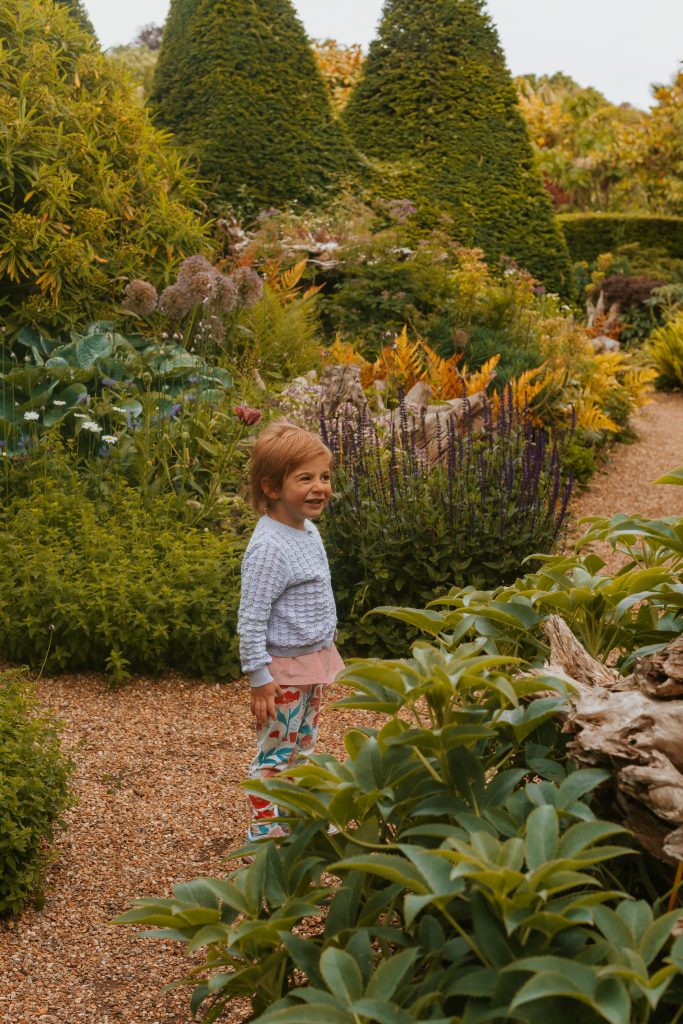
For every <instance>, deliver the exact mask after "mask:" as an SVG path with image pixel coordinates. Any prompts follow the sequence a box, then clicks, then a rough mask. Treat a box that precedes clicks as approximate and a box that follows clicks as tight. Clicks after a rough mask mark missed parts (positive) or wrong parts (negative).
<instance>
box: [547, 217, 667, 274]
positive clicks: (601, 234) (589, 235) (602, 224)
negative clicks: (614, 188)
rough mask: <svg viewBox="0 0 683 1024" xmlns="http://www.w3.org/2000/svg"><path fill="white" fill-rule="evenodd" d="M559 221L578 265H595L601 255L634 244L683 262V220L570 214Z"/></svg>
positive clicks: (574, 260)
mask: <svg viewBox="0 0 683 1024" xmlns="http://www.w3.org/2000/svg"><path fill="white" fill-rule="evenodd" d="M558 220H559V223H560V227H561V228H562V231H563V233H564V236H565V238H566V240H567V246H568V247H569V252H570V254H571V258H572V260H573V262H574V263H580V262H581V261H585V262H587V263H592V262H593V260H596V259H597V258H598V256H600V254H601V253H606V252H614V251H615V249H618V248H619V247H620V246H623V245H632V244H634V243H636V244H638V245H640V246H642V248H643V249H656V250H660V251H661V252H663V253H665V254H667V255H668V256H670V257H672V258H673V259H678V260H680V259H683V217H660V216H650V215H641V214H616V213H566V214H560V215H559V217H558Z"/></svg>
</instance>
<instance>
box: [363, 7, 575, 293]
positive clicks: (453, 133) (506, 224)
mask: <svg viewBox="0 0 683 1024" xmlns="http://www.w3.org/2000/svg"><path fill="white" fill-rule="evenodd" d="M344 121H345V122H346V124H347V125H348V127H349V130H350V132H351V135H352V138H353V141H354V142H355V144H356V145H357V147H358V149H359V150H360V151H361V152H362V153H364V154H365V155H366V156H368V157H372V158H374V159H376V160H380V161H383V162H384V165H385V167H386V168H387V169H388V171H389V173H388V175H387V179H386V181H385V183H384V187H385V188H387V189H389V190H393V191H394V192H396V193H397V195H398V196H400V195H401V194H402V195H403V196H405V197H406V198H409V199H411V200H412V201H413V202H414V203H415V204H416V205H417V206H418V207H420V208H421V212H422V210H423V209H425V212H426V213H427V216H429V217H431V218H434V216H435V213H436V212H438V211H441V213H442V214H443V213H444V212H445V213H447V214H448V216H449V225H448V230H449V232H450V233H452V234H453V235H454V237H455V238H456V239H458V241H460V242H461V243H463V244H465V245H476V246H480V247H481V248H482V249H483V250H484V252H485V253H486V257H487V259H489V260H491V261H494V262H495V261H496V260H498V259H499V258H500V257H510V258H512V259H515V260H516V261H517V262H518V263H520V264H522V265H523V266H525V267H527V268H528V269H529V270H530V271H531V272H532V273H533V274H534V275H535V276H536V277H538V278H539V279H540V280H541V281H542V282H543V283H544V284H545V285H546V286H547V287H549V288H550V289H551V290H553V291H564V290H566V289H567V288H568V287H569V259H568V253H567V249H566V246H565V243H564V238H563V236H562V234H561V232H560V230H559V228H558V226H557V224H556V221H555V218H554V212H553V209H552V204H551V202H550V198H549V196H548V194H547V192H546V190H545V189H544V187H543V184H542V181H541V177H540V174H539V172H538V170H537V168H536V166H535V163H534V158H533V153H532V148H531V141H530V139H529V135H528V131H527V127H526V124H525V122H524V120H523V118H522V114H521V112H520V109H519V106H518V102H517V93H516V90H515V87H514V84H513V81H512V78H511V76H510V73H509V71H508V69H507V67H506V65H505V58H504V55H503V51H502V50H501V47H500V44H499V41H498V35H497V32H496V29H495V27H494V25H493V23H492V22H491V20H490V18H489V17H488V15H487V14H486V13H485V10H484V4H483V0H387V3H386V4H385V8H384V15H383V19H382V22H381V25H380V29H379V36H378V38H377V39H376V40H375V41H374V42H373V43H372V45H371V47H370V52H369V55H368V58H367V61H366V63H365V67H364V71H363V75H362V77H361V79H360V81H359V83H358V85H357V86H356V88H355V89H354V91H353V93H352V96H351V98H350V100H349V104H348V106H347V108H346V110H345V112H344Z"/></svg>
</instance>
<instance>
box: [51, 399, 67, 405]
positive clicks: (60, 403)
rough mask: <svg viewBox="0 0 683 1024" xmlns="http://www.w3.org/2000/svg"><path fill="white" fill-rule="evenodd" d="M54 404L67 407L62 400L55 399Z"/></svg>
mask: <svg viewBox="0 0 683 1024" xmlns="http://www.w3.org/2000/svg"><path fill="white" fill-rule="evenodd" d="M52 404H53V405H66V402H63V401H62V400H61V399H60V398H55V400H54V402H53V403H52Z"/></svg>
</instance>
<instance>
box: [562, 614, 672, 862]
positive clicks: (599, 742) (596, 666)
mask: <svg viewBox="0 0 683 1024" xmlns="http://www.w3.org/2000/svg"><path fill="white" fill-rule="evenodd" d="M544 631H545V634H546V637H547V639H548V641H549V642H550V648H551V654H550V662H549V664H548V665H547V666H546V668H545V669H544V672H551V673H553V674H555V675H557V676H559V677H561V678H564V679H567V680H569V681H571V682H572V683H573V685H574V686H575V688H576V691H577V692H576V695H575V696H574V697H573V698H572V700H571V702H570V710H569V712H568V714H567V719H566V724H565V729H566V731H568V732H571V733H572V734H573V737H572V739H571V740H570V743H569V753H570V755H571V757H572V758H573V759H574V760H575V761H576V762H577V763H578V764H579V765H580V766H582V767H604V768H607V769H608V770H609V771H610V772H611V774H612V784H613V796H614V800H615V802H616V804H617V807H618V809H619V813H620V815H621V816H622V817H623V824H624V825H625V827H626V828H628V829H629V830H630V831H631V832H632V833H633V835H634V837H635V839H636V840H637V841H638V842H639V843H640V844H641V846H642V847H643V848H644V849H645V850H647V851H648V852H649V853H650V854H652V855H653V856H654V857H656V858H657V859H658V860H660V861H664V862H666V863H668V864H675V863H677V862H681V861H683V636H680V637H678V638H677V639H676V640H674V641H672V642H671V643H670V644H668V645H667V646H666V647H665V648H663V649H662V650H661V651H659V652H658V653H656V654H651V655H649V656H647V657H643V658H638V659H637V661H636V666H635V668H634V670H633V673H632V674H631V675H630V676H625V677H620V676H619V675H618V674H617V672H616V671H615V670H614V669H611V668H609V667H607V666H605V665H601V664H600V663H599V662H597V661H595V659H593V658H592V657H591V656H590V655H589V654H588V653H587V651H586V650H585V649H584V648H583V647H582V646H581V644H580V643H579V641H578V640H577V639H576V637H575V636H574V635H573V633H572V632H571V631H570V629H569V627H568V626H567V625H566V623H565V622H564V621H563V620H562V619H560V618H559V617H557V616H552V617H551V618H550V619H549V620H548V622H547V623H545V626H544Z"/></svg>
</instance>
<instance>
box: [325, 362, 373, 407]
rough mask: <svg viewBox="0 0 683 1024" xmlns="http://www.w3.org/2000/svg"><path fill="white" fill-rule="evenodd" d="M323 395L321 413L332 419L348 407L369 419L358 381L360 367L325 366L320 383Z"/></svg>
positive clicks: (366, 402) (361, 388) (364, 398)
mask: <svg viewBox="0 0 683 1024" xmlns="http://www.w3.org/2000/svg"><path fill="white" fill-rule="evenodd" d="M320 383H321V385H322V387H323V389H324V393H323V400H322V407H323V413H324V414H325V417H326V419H333V418H334V416H336V415H337V414H338V413H340V412H342V411H343V410H344V408H345V407H346V408H348V407H349V406H350V407H351V408H352V409H355V410H356V411H357V412H358V413H360V414H361V415H363V416H366V415H367V416H368V417H369V412H368V400H367V398H366V397H365V392H364V391H363V387H362V385H361V381H360V366H354V365H353V364H351V365H349V366H326V367H325V370H324V372H323V376H322V380H321V381H320Z"/></svg>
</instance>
